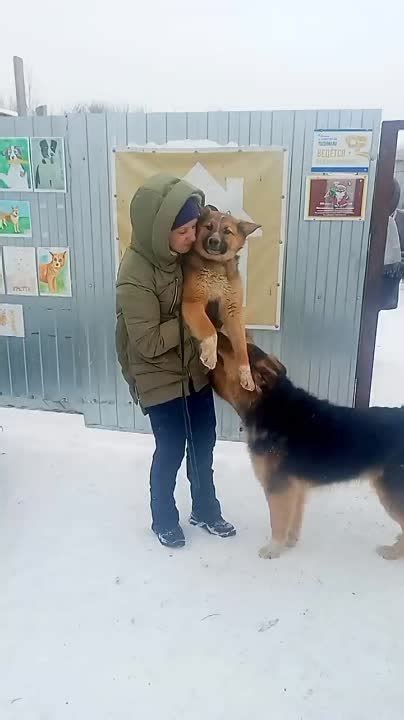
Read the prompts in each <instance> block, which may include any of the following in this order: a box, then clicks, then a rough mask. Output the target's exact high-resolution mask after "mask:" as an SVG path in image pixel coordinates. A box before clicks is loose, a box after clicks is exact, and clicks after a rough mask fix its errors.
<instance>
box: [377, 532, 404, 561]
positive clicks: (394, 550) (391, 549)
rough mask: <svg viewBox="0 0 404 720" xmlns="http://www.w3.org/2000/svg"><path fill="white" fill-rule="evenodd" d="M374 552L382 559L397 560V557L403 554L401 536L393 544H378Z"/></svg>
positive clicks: (403, 547)
mask: <svg viewBox="0 0 404 720" xmlns="http://www.w3.org/2000/svg"><path fill="white" fill-rule="evenodd" d="M376 552H377V554H378V555H380V557H382V558H384V560H398V558H400V557H403V556H404V546H403V542H402V536H400V539H399V540H398V541H397V542H395V543H394V545H379V547H378V548H376Z"/></svg>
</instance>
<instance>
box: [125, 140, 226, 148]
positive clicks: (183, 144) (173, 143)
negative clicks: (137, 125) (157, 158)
mask: <svg viewBox="0 0 404 720" xmlns="http://www.w3.org/2000/svg"><path fill="white" fill-rule="evenodd" d="M129 148H130V149H132V150H137V149H142V148H146V149H147V150H149V149H150V150H151V149H154V148H156V149H158V150H178V151H180V150H215V151H217V150H223V149H225V150H237V149H238V148H239V145H238V143H236V142H228V143H218V142H216V140H209V139H208V138H200V139H199V140H197V139H195V140H193V139H192V138H187V139H186V140H168V141H167V142H165V143H155V142H148V143H146V144H143V145H137V144H136V143H132V144H131V145H130V146H129Z"/></svg>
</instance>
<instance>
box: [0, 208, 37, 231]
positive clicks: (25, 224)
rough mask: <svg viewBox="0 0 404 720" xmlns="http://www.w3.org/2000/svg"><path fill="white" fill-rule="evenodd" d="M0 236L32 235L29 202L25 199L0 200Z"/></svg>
mask: <svg viewBox="0 0 404 720" xmlns="http://www.w3.org/2000/svg"><path fill="white" fill-rule="evenodd" d="M0 236H3V237H16V236H20V237H32V225H31V211H30V205H29V202H26V201H25V200H0Z"/></svg>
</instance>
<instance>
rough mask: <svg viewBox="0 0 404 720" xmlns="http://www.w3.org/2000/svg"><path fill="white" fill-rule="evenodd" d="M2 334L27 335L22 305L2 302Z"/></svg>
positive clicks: (8, 335) (11, 335)
mask: <svg viewBox="0 0 404 720" xmlns="http://www.w3.org/2000/svg"><path fill="white" fill-rule="evenodd" d="M0 336H3V337H25V331H24V313H23V308H22V305H8V304H7V303H2V304H0Z"/></svg>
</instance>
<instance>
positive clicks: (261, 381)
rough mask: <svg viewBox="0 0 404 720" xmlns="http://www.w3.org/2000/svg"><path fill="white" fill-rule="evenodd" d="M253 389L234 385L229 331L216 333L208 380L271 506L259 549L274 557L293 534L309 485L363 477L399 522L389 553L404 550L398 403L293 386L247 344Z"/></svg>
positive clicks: (385, 553) (403, 451)
mask: <svg viewBox="0 0 404 720" xmlns="http://www.w3.org/2000/svg"><path fill="white" fill-rule="evenodd" d="M248 354H249V359H250V366H251V371H252V375H253V378H254V380H255V383H256V390H255V391H253V392H246V391H245V390H243V388H242V387H241V386H240V383H239V379H238V371H237V362H236V359H235V355H234V352H233V349H232V347H231V344H230V342H229V340H228V338H226V337H224V336H223V335H222V334H220V333H219V342H218V362H217V365H216V368H215V369H214V371H213V372H212V373H211V382H212V385H213V387H214V389H215V391H216V392H217V394H218V395H219V396H221V397H222V398H223V399H224V400H227V401H228V402H229V403H230V404H231V405H232V406H233V407H234V408H235V410H236V411H237V412H238V414H239V415H240V417H241V418H242V420H243V422H244V424H245V428H246V432H247V441H248V447H249V451H250V455H251V460H252V463H253V467H254V470H255V473H256V475H257V478H258V480H259V481H260V483H261V485H262V487H263V489H264V492H265V495H266V498H267V501H268V505H269V511H270V520H271V527H272V538H271V540H270V542H269V543H268V544H267V545H264V547H263V548H261V550H260V556H261V557H263V558H274V557H278V556H279V555H280V554H281V553H282V552H283V551H284V550H285V548H287V547H293V546H294V545H295V544H296V543H297V541H298V539H299V535H300V530H301V526H302V519H303V511H304V503H305V496H306V491H307V489H308V488H310V487H318V486H324V485H330V484H332V483H338V482H347V481H349V480H352V479H355V478H359V479H362V478H363V479H369V480H370V481H371V483H372V484H373V486H374V488H375V490H376V493H377V495H378V497H379V500H380V502H381V503H382V505H383V507H384V508H385V509H386V510H387V512H388V514H389V515H390V517H392V518H393V519H394V520H395V521H396V522H398V524H399V525H400V527H401V533H400V535H399V536H398V538H397V540H396V542H395V543H394V544H393V545H391V546H382V547H379V548H378V553H379V554H380V555H381V556H382V557H384V558H386V559H389V560H393V559H396V558H398V557H400V556H403V555H404V408H382V407H373V408H367V409H365V410H359V409H353V408H349V407H340V406H337V405H332V404H331V403H329V402H327V401H325V400H319V399H317V398H315V397H313V396H312V395H309V393H307V392H306V391H305V390H301V389H298V388H296V387H295V386H294V385H293V384H292V382H291V381H290V380H289V379H288V378H287V376H286V369H285V367H284V366H283V365H282V364H281V363H280V362H279V360H277V359H276V358H275V357H273V356H268V355H266V354H265V353H264V352H263V351H262V350H260V348H258V347H257V346H256V345H254V344H252V343H249V344H248Z"/></svg>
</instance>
